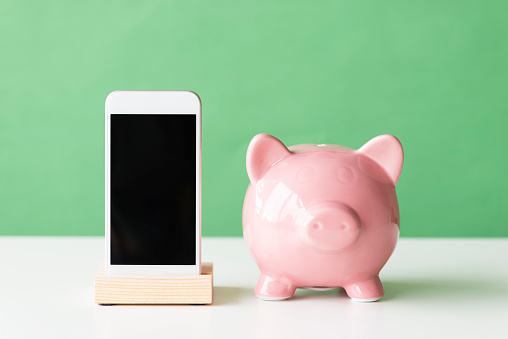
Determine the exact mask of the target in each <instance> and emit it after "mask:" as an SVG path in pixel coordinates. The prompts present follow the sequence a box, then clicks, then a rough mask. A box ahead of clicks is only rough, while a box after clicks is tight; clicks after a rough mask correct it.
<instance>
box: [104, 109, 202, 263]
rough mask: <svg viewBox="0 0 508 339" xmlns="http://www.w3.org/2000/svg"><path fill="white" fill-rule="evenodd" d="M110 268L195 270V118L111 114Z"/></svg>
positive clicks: (175, 115)
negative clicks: (187, 267) (191, 267)
mask: <svg viewBox="0 0 508 339" xmlns="http://www.w3.org/2000/svg"><path fill="white" fill-rule="evenodd" d="M110 128H111V130H110V147H111V148H110V161H111V162H110V216H111V220H110V224H111V230H110V234H111V237H110V239H111V246H110V248H111V264H112V265H195V264H196V178H197V170H196V115H195V114H111V123H110Z"/></svg>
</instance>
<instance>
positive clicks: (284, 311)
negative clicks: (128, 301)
mask: <svg viewBox="0 0 508 339" xmlns="http://www.w3.org/2000/svg"><path fill="white" fill-rule="evenodd" d="M103 255H104V239H103V238H100V237H0V272H1V279H0V338H122V339H126V338H159V337H160V338H263V339H266V338H291V339H292V338H332V337H333V338H508V239H469V240H467V239H405V238H403V239H401V240H400V241H399V244H398V245H397V249H396V250H395V253H394V254H393V256H392V258H391V259H390V261H388V264H387V265H386V266H385V268H384V269H383V271H381V275H380V277H381V281H382V282H383V284H384V286H385V292H386V295H385V297H384V298H383V299H381V301H379V302H376V303H365V304H364V303H354V302H351V301H350V299H349V298H348V297H347V296H346V295H345V293H344V292H343V291H340V292H338V291H337V290H333V291H327V292H318V291H309V290H298V291H297V293H296V295H295V296H294V297H293V298H291V299H289V300H286V301H279V302H268V301H262V300H258V299H257V298H256V297H255V296H254V286H255V284H256V281H257V278H258V274H259V271H258V269H257V266H256V265H255V264H254V262H253V260H252V259H251V257H250V254H249V253H248V251H247V248H246V246H245V244H244V241H243V239H242V238H205V239H203V261H213V262H214V273H215V276H214V286H215V289H214V303H213V305H202V306H187V305H167V306H166V305H165V306H98V305H96V304H94V302H93V279H94V276H95V273H96V271H97V269H98V267H99V265H100V264H101V262H102V261H103Z"/></svg>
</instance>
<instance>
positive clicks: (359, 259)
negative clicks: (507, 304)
mask: <svg viewBox="0 0 508 339" xmlns="http://www.w3.org/2000/svg"><path fill="white" fill-rule="evenodd" d="M402 163H403V151H402V146H401V145H400V142H399V141H398V139H397V138H395V137H394V136H391V135H382V136H379V137H376V138H374V139H372V140H371V141H369V142H368V143H366V144H365V145H364V146H363V147H362V148H360V149H359V150H352V149H350V148H347V147H343V146H337V145H311V144H304V145H297V146H292V147H290V148H289V149H288V148H287V147H286V146H284V144H283V143H282V142H281V141H280V140H278V139H277V138H275V137H273V136H270V135H268V134H259V135H257V136H255V137H254V138H253V139H252V141H251V143H250V145H249V149H248V151H247V173H248V175H249V179H250V182H251V184H250V185H249V187H248V189H247V194H246V196H245V201H244V206H243V234H244V238H245V241H246V242H247V246H248V247H249V250H250V252H251V254H252V256H253V257H254V260H255V261H256V263H257V265H258V266H259V268H260V270H261V277H260V278H259V281H258V284H257V287H256V291H255V293H256V295H257V296H258V297H260V298H262V299H267V300H281V299H286V298H289V297H291V296H292V295H293V294H294V292H295V290H296V288H298V287H313V288H325V287H329V288H335V287H343V288H344V289H345V290H346V292H347V294H348V295H349V297H351V298H352V299H353V300H357V301H375V300H378V299H379V298H381V297H382V296H383V294H384V291H383V287H382V285H381V282H380V280H379V277H378V275H379V271H380V270H381V269H382V268H383V266H384V265H385V263H386V262H387V260H388V258H389V257H390V255H391V254H392V252H393V250H394V249H395V245H396V243H397V240H398V236H399V209H398V204H397V197H396V193H395V185H396V183H397V181H398V179H399V176H400V173H401V171H402Z"/></svg>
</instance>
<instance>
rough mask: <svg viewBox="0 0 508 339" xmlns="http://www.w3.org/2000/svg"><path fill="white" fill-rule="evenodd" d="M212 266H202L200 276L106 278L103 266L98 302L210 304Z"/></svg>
mask: <svg viewBox="0 0 508 339" xmlns="http://www.w3.org/2000/svg"><path fill="white" fill-rule="evenodd" d="M212 297H213V263H211V262H204V263H202V264H201V274H200V275H196V276H193V275H165V276H151V275H105V274H104V265H102V266H101V268H100V269H99V272H98V273H97V275H96V276H95V302H96V303H97V304H100V305H117V304H211V303H212Z"/></svg>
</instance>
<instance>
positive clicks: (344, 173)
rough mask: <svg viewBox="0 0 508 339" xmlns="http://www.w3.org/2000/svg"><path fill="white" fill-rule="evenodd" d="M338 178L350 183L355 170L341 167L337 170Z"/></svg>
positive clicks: (344, 182)
mask: <svg viewBox="0 0 508 339" xmlns="http://www.w3.org/2000/svg"><path fill="white" fill-rule="evenodd" d="M337 179H338V180H339V182H341V183H343V184H350V183H352V182H353V179H354V174H353V171H352V170H351V169H350V168H348V167H344V166H342V167H339V169H338V170H337Z"/></svg>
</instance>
